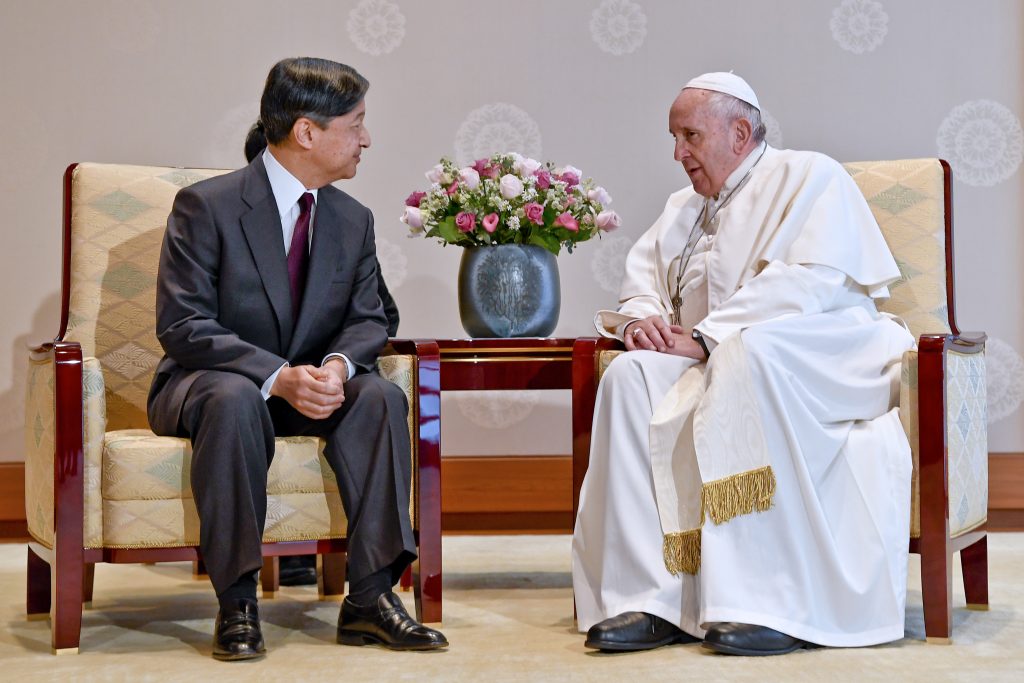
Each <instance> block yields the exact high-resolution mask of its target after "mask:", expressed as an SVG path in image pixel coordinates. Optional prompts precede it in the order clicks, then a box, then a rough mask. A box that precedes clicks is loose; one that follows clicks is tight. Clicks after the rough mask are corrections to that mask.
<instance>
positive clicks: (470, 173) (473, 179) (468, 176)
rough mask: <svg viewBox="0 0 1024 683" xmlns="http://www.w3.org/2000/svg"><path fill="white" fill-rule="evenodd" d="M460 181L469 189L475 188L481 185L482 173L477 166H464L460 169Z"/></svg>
mask: <svg viewBox="0 0 1024 683" xmlns="http://www.w3.org/2000/svg"><path fill="white" fill-rule="evenodd" d="M459 181H460V182H462V184H463V186H464V187H465V188H466V189H467V190H475V189H476V188H478V187H480V174H479V173H477V172H476V169H475V168H464V169H462V170H461V171H459Z"/></svg>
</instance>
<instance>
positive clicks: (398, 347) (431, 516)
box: [381, 339, 441, 538]
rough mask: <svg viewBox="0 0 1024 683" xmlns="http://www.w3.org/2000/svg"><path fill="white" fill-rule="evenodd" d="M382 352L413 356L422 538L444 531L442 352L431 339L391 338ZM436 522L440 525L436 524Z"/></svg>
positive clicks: (415, 450) (416, 474) (415, 453)
mask: <svg viewBox="0 0 1024 683" xmlns="http://www.w3.org/2000/svg"><path fill="white" fill-rule="evenodd" d="M381 355H382V356H390V355H406V356H412V357H413V359H414V363H413V367H414V370H413V378H412V380H413V396H412V400H411V401H410V405H409V414H410V420H411V422H410V436H411V437H412V451H413V458H414V461H413V462H414V471H413V486H414V487H415V489H414V491H415V492H416V496H415V500H416V506H417V507H416V511H415V515H414V517H415V519H414V522H415V524H416V528H417V529H418V530H419V532H420V536H421V538H422V537H424V536H426V535H428V534H436V535H437V538H440V533H441V527H440V524H441V352H440V349H439V348H438V345H437V342H436V341H434V340H427V339H391V340H390V341H389V342H388V345H387V346H386V347H385V348H384V351H383V352H382V354H381ZM435 526H436V529H435V528H434V527H435Z"/></svg>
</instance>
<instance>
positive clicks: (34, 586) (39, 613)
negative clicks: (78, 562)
mask: <svg viewBox="0 0 1024 683" xmlns="http://www.w3.org/2000/svg"><path fill="white" fill-rule="evenodd" d="M25 612H26V614H27V615H28V618H29V619H46V618H47V617H49V616H50V564H49V562H47V561H46V560H44V559H43V558H41V557H39V556H38V555H36V554H35V553H34V552H33V551H32V547H31V546H29V548H28V590H27V591H26V597H25Z"/></svg>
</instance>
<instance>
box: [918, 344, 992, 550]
mask: <svg viewBox="0 0 1024 683" xmlns="http://www.w3.org/2000/svg"><path fill="white" fill-rule="evenodd" d="M986 339H987V337H986V335H985V333H984V332H965V333H960V334H926V335H922V336H921V338H920V340H919V343H918V349H919V353H918V416H919V417H918V420H919V429H918V433H919V437H920V444H919V449H920V452H919V463H918V464H919V482H920V489H921V501H922V503H921V534H922V536H925V535H927V534H930V533H931V534H941V535H943V537H947V536H949V535H950V534H952V535H953V536H956V535H957V534H958V533H959V532H963V531H968V530H970V529H971V528H975V527H977V526H978V525H977V524H974V523H972V519H971V518H974V517H978V518H979V519H980V520H981V522H982V523H983V522H984V512H985V511H984V510H981V512H980V513H979V512H977V511H976V510H975V508H978V506H981V507H987V498H988V493H987V485H988V481H987V479H988V475H987V464H988V443H987V433H988V425H987V420H985V404H986V396H985V381H984V380H985V377H984V374H985V372H984V357H983V356H982V355H981V354H982V352H984V350H985V341H986ZM964 458H966V459H967V460H968V462H970V463H972V464H973V466H971V467H968V468H966V470H965V471H969V473H970V474H971V475H972V476H971V477H966V478H965V476H962V474H963V473H962V472H961V470H963V469H964V468H962V467H956V466H955V463H957V462H961V461H962V460H963V459H964ZM975 475H976V476H975ZM926 500H928V501H930V502H929V503H928V504H925V502H924V501H926Z"/></svg>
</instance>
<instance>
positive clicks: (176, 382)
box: [149, 156, 387, 434]
mask: <svg viewBox="0 0 1024 683" xmlns="http://www.w3.org/2000/svg"><path fill="white" fill-rule="evenodd" d="M314 221H315V222H314V227H313V242H312V245H311V247H310V261H309V278H308V280H307V284H306V291H305V294H304V296H303V302H302V306H301V309H300V311H299V315H298V319H297V320H295V322H294V323H293V314H292V304H291V294H290V286H289V284H288V262H287V258H286V256H285V252H284V241H283V238H282V236H281V219H280V216H279V214H278V210H277V204H276V202H275V201H274V195H273V192H272V191H271V188H270V181H269V180H268V179H267V172H266V169H265V168H264V165H263V160H262V158H261V157H259V156H258V157H256V158H255V159H254V160H253V161H252V163H250V164H249V165H248V166H247V167H245V168H243V169H240V170H238V171H235V172H232V173H228V174H226V175H223V176H219V177H216V178H211V179H209V180H205V181H201V182H199V183H196V184H195V185H192V186H190V187H186V188H184V189H182V190H181V191H179V192H178V195H177V196H176V197H175V199H174V206H173V208H172V209H171V214H170V216H169V217H168V218H167V232H166V233H165V235H164V241H163V247H162V249H161V252H160V267H159V274H158V277H157V293H156V321H157V322H156V333H157V338H158V339H159V341H160V344H161V345H162V346H163V349H164V353H165V356H164V358H163V359H162V360H161V361H160V364H159V365H158V366H157V371H156V374H155V376H154V378H153V384H152V386H151V388H150V394H149V404H150V411H149V412H150V423H151V426H152V427H153V430H154V431H156V432H157V433H161V434H172V433H175V432H176V431H177V425H178V419H179V415H180V411H181V406H182V403H183V401H184V399H185V395H186V394H187V392H188V389H189V387H190V386H191V384H192V382H193V381H194V380H195V378H196V376H197V373H198V372H201V371H205V370H222V371H227V372H235V373H238V374H240V375H243V376H245V377H248V378H249V379H251V380H252V381H253V382H254V383H255V384H256V385H257V386H258V387H259V386H262V385H263V383H264V382H265V381H266V379H267V378H268V377H270V375H271V374H273V373H274V371H275V370H277V369H278V368H279V367H281V365H283V364H284V363H285V362H288V363H291V364H292V365H302V364H307V363H308V364H312V365H319V364H320V362H321V361H322V360H323V358H324V356H326V355H327V354H330V353H343V354H345V356H347V357H348V358H349V359H350V360H352V361H353V362H354V363H355V365H356V366H357V368H358V370H359V371H368V370H370V369H372V367H373V364H374V362H375V360H376V358H377V355H378V354H379V352H380V350H381V349H382V348H383V346H384V344H385V342H386V341H387V331H386V327H387V319H386V318H385V315H384V310H383V307H382V305H381V300H380V297H379V296H378V293H377V271H376V255H375V246H374V237H373V215H372V214H371V213H370V211H369V209H367V208H366V207H365V206H363V205H362V204H360V203H359V202H357V201H356V200H355V199H353V198H352V197H350V196H349V195H347V194H345V193H344V192H342V191H341V190H338V189H337V188H335V187H333V186H330V185H328V186H326V187H323V188H321V189H320V191H319V192H318V195H317V208H316V215H315V218H314ZM166 392H171V393H170V394H167V393H166ZM158 396H159V397H160V400H159V401H156V398H157V397H158ZM157 406H160V407H162V409H159V410H154V408H156V407H157Z"/></svg>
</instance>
